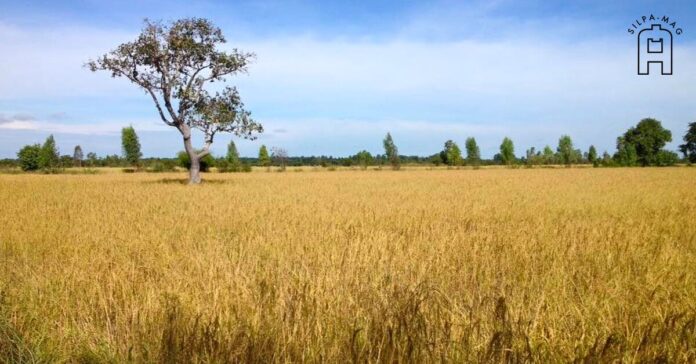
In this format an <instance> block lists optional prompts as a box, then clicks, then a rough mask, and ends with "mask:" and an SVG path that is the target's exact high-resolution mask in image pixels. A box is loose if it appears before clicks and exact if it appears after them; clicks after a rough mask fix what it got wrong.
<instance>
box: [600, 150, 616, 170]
mask: <svg viewBox="0 0 696 364" xmlns="http://www.w3.org/2000/svg"><path fill="white" fill-rule="evenodd" d="M600 163H601V164H602V166H604V167H611V166H613V165H614V159H613V158H612V157H611V155H609V153H607V151H606V150H605V151H604V154H602V161H601V162H600Z"/></svg>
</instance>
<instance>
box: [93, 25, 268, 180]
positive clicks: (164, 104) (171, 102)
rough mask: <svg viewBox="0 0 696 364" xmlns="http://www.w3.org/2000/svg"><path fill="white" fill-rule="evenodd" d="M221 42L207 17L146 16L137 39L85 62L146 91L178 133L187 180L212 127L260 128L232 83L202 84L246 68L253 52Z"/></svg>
mask: <svg viewBox="0 0 696 364" xmlns="http://www.w3.org/2000/svg"><path fill="white" fill-rule="evenodd" d="M224 43H226V40H225V37H224V36H223V35H222V31H221V30H220V29H219V28H217V27H215V26H214V25H213V24H212V23H211V22H210V21H208V20H206V19H198V18H188V19H180V20H177V21H174V22H172V23H170V24H162V23H159V22H152V21H149V20H146V21H145V27H144V28H143V30H142V32H141V33H140V35H139V36H138V38H137V39H136V40H134V41H132V42H128V43H124V44H121V45H120V46H118V48H116V49H115V50H113V51H111V52H109V53H108V54H105V55H103V56H102V57H101V58H99V59H97V60H93V61H90V62H88V63H87V66H88V67H89V68H90V70H92V71H99V70H105V71H109V72H111V75H112V77H124V78H126V79H128V80H129V81H131V82H132V83H134V84H136V85H138V86H139V87H140V88H142V89H143V90H145V92H146V93H147V94H148V95H150V97H151V98H152V101H153V102H154V104H155V107H156V108H157V112H158V113H159V116H160V118H161V119H162V122H164V123H165V124H167V125H169V126H171V127H173V128H176V129H177V130H178V131H179V132H180V133H181V135H182V137H183V142H184V149H185V151H186V153H187V154H188V155H189V158H190V160H191V168H190V169H189V183H192V184H197V183H200V181H201V177H200V160H201V158H203V157H205V156H206V155H208V154H210V146H211V145H212V144H213V139H214V138H215V135H216V134H217V133H223V132H227V133H234V134H235V135H237V136H240V137H244V138H249V139H253V138H254V133H260V132H262V131H263V128H262V127H261V125H260V124H258V123H256V122H255V121H254V120H253V119H252V118H251V114H250V112H248V111H247V110H245V109H244V104H243V103H242V101H241V99H240V96H239V93H238V92H237V89H236V88H235V87H229V86H226V87H224V88H222V89H221V90H219V91H215V93H214V94H213V93H210V92H208V91H207V90H206V86H207V85H209V84H210V83H212V82H221V81H225V79H226V76H230V75H235V74H237V73H240V72H245V71H246V70H247V65H248V64H249V62H250V61H251V59H252V58H253V57H254V55H253V54H252V53H245V52H241V51H238V50H237V49H233V50H232V51H230V52H224V51H220V50H218V47H219V46H221V45H222V44H224ZM193 129H198V130H200V131H201V132H202V133H203V135H204V145H203V148H200V149H196V148H194V147H193V144H192V142H191V136H192V135H191V134H192V130H193Z"/></svg>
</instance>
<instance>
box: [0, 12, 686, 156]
mask: <svg viewBox="0 0 696 364" xmlns="http://www.w3.org/2000/svg"><path fill="white" fill-rule="evenodd" d="M650 14H654V15H656V16H660V17H661V16H662V15H668V16H669V17H670V19H672V20H673V21H676V22H677V27H679V28H682V29H683V33H682V34H681V35H679V36H676V37H675V39H674V46H675V55H674V67H675V70H674V73H675V74H674V75H673V76H658V75H650V76H638V75H636V70H635V68H636V49H635V47H636V39H635V35H631V34H628V32H627V29H628V28H629V27H630V25H631V23H632V22H633V21H634V20H635V19H637V18H640V17H641V16H642V15H650ZM190 16H198V17H206V18H209V19H211V20H212V21H213V22H214V23H215V24H217V25H218V26H220V27H221V28H222V30H223V31H224V33H225V34H226V36H227V38H228V41H229V46H230V47H237V48H240V49H244V50H248V51H253V52H255V53H256V54H257V60H256V62H255V63H254V64H253V65H252V66H251V67H250V69H249V74H248V75H242V76H239V77H235V78H231V79H229V80H228V82H229V83H231V84H234V85H237V86H238V88H239V90H240V92H241V95H242V98H243V100H244V101H245V103H246V105H247V107H248V108H249V109H250V110H251V111H252V112H253V115H254V117H255V118H256V119H257V120H258V121H260V122H261V123H262V124H263V125H264V126H265V128H266V133H264V134H263V135H262V136H260V138H259V139H258V140H256V141H238V143H237V144H238V146H239V149H240V151H241V153H242V154H243V155H247V156H252V155H255V154H256V152H257V150H258V147H259V146H260V145H261V144H266V145H267V146H269V147H270V146H277V147H283V148H285V149H287V150H288V151H289V153H290V154H292V155H312V154H314V155H320V154H323V155H336V156H345V155H350V154H354V153H355V152H357V151H358V150H361V149H367V150H369V151H371V152H373V153H381V139H382V138H383V136H384V134H386V132H387V131H390V132H391V133H392V135H393V136H394V139H395V141H396V143H397V145H398V146H399V149H400V151H401V153H403V154H418V155H430V154H433V153H436V152H437V151H438V150H440V149H441V148H442V145H443V143H444V142H445V141H446V140H447V139H453V140H455V141H457V142H459V143H460V144H461V145H463V143H464V140H465V139H466V138H467V137H469V136H473V137H476V139H477V140H478V141H479V144H480V145H481V149H482V153H483V155H484V156H485V157H491V156H492V155H493V154H494V153H495V152H496V151H497V148H498V146H499V144H500V141H501V140H502V138H503V137H505V136H509V137H511V138H512V139H513V141H514V142H515V147H516V153H517V155H523V154H524V151H525V149H527V148H529V147H532V146H534V147H536V148H537V149H540V148H543V146H544V145H547V144H548V145H551V146H553V147H555V145H556V144H557V140H558V138H559V136H560V135H561V134H569V135H571V136H572V137H573V140H574V141H575V143H576V146H577V147H579V148H581V149H583V150H586V149H587V147H589V145H590V144H594V145H596V146H597V147H598V149H599V150H600V151H604V150H608V151H609V152H610V153H611V152H613V150H614V147H615V140H616V137H617V136H618V135H619V134H620V133H622V132H623V131H625V130H626V129H627V128H628V127H630V126H631V125H634V124H635V123H637V122H638V121H639V120H640V119H641V118H643V117H655V118H657V119H660V120H662V122H663V125H664V126H666V127H667V128H669V129H670V130H672V132H673V139H674V142H673V143H671V144H670V145H669V147H670V148H671V149H673V150H675V149H676V145H678V144H679V142H680V141H681V137H682V135H683V134H684V132H685V131H686V128H687V124H688V123H689V122H692V121H696V107H695V106H694V102H693V100H694V98H693V95H696V42H695V40H696V3H694V2H690V1H673V2H664V1H613V2H606V1H575V2H568V1H557V2H552V1H526V2H525V1H506V0H500V1H472V2H463V1H437V2H425V1H370V2H355V1H350V2H348V1H345V2H330V1H248V2H240V1H200V2H194V1H178V0H175V1H159V0H145V1H108V0H107V1H97V0H93V1H61V2H56V1H33V2H30V1H28V2H22V3H20V2H16V1H0V158H5V157H13V156H14V155H15V153H16V151H17V150H18V149H19V148H20V147H21V146H22V145H24V144H28V143H37V142H41V141H42V140H43V139H44V138H45V137H46V136H47V135H49V134H54V135H55V137H56V139H57V142H58V145H59V147H60V149H61V151H62V152H63V153H70V152H71V151H72V148H73V147H74V145H76V144H80V145H82V147H83V149H84V150H85V151H87V152H89V151H94V152H97V153H98V154H100V155H104V154H118V153H120V142H119V130H120V128H121V127H122V126H125V125H128V124H132V125H133V126H134V127H135V128H136V130H137V131H138V133H139V135H140V138H141V144H142V146H143V152H144V154H145V155H146V156H173V155H174V154H175V153H176V152H177V151H178V150H180V149H182V145H181V140H180V137H179V135H178V134H177V132H176V131H174V130H171V129H170V128H168V127H166V126H165V125H163V124H162V123H161V122H160V121H159V119H158V117H157V114H156V112H155V109H154V107H153V105H152V104H151V101H150V100H149V98H148V97H147V96H146V95H144V94H143V93H142V92H141V91H139V90H138V89H137V88H135V87H134V86H132V85H130V84H128V83H127V82H126V81H124V80H114V79H111V78H109V77H108V75H106V74H93V73H90V72H88V71H87V70H86V69H84V68H83V67H82V64H83V63H84V62H85V61H87V60H88V59H90V58H94V57H97V56H99V55H100V54H103V53H105V52H107V51H109V50H110V49H112V48H114V47H116V46H117V45H118V44H120V43H122V42H125V41H129V40H131V39H133V38H134V37H135V36H136V35H137V33H138V31H139V30H140V28H141V25H142V19H143V18H146V17H147V18H151V19H162V20H172V19H176V18H180V17H190ZM230 139H231V136H220V137H218V138H217V139H216V145H215V146H214V147H213V151H214V153H216V154H218V155H220V154H223V153H224V152H223V151H224V148H225V144H226V143H227V142H228V141H229V140H230Z"/></svg>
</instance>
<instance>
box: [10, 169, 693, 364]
mask: <svg viewBox="0 0 696 364" xmlns="http://www.w3.org/2000/svg"><path fill="white" fill-rule="evenodd" d="M182 178H184V174H183V173H178V174H177V173H173V174H145V173H138V174H123V173H101V174H97V175H22V174H18V175H0V264H1V268H0V362H9V363H15V362H71V363H72V362H95V363H97V362H98V363H101V362H135V363H140V362H162V363H195V362H220V363H222V362H263V363H273V362H283V363H289V362H293V363H295V362H308V363H315V362H329V363H333V362H339V363H344V362H389V363H398V362H418V363H421V362H482V361H487V362H570V361H586V362H611V361H623V362H638V361H658V362H659V361H662V362H694V361H696V168H685V167H681V168H664V169H650V168H644V169H640V168H636V169H591V168H587V169H575V168H573V169H516V170H508V169H481V170H430V171H428V170H410V171H409V170H407V171H398V172H393V171H386V170H383V171H374V170H369V171H335V172H328V171H322V172H316V171H311V170H309V169H305V171H304V172H302V173H296V172H286V173H264V172H258V171H257V172H254V173H249V174H216V173H213V174H207V175H205V176H204V179H205V180H206V181H207V183H205V184H203V185H201V186H194V187H189V186H186V185H183V184H180V183H179V182H178V180H177V179H182Z"/></svg>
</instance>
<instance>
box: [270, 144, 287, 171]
mask: <svg viewBox="0 0 696 364" xmlns="http://www.w3.org/2000/svg"><path fill="white" fill-rule="evenodd" d="M271 159H272V160H273V162H274V163H275V164H276V165H277V166H278V167H280V171H281V172H282V171H285V167H286V166H287V164H288V152H287V151H286V150H285V149H283V148H279V147H273V148H271Z"/></svg>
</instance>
